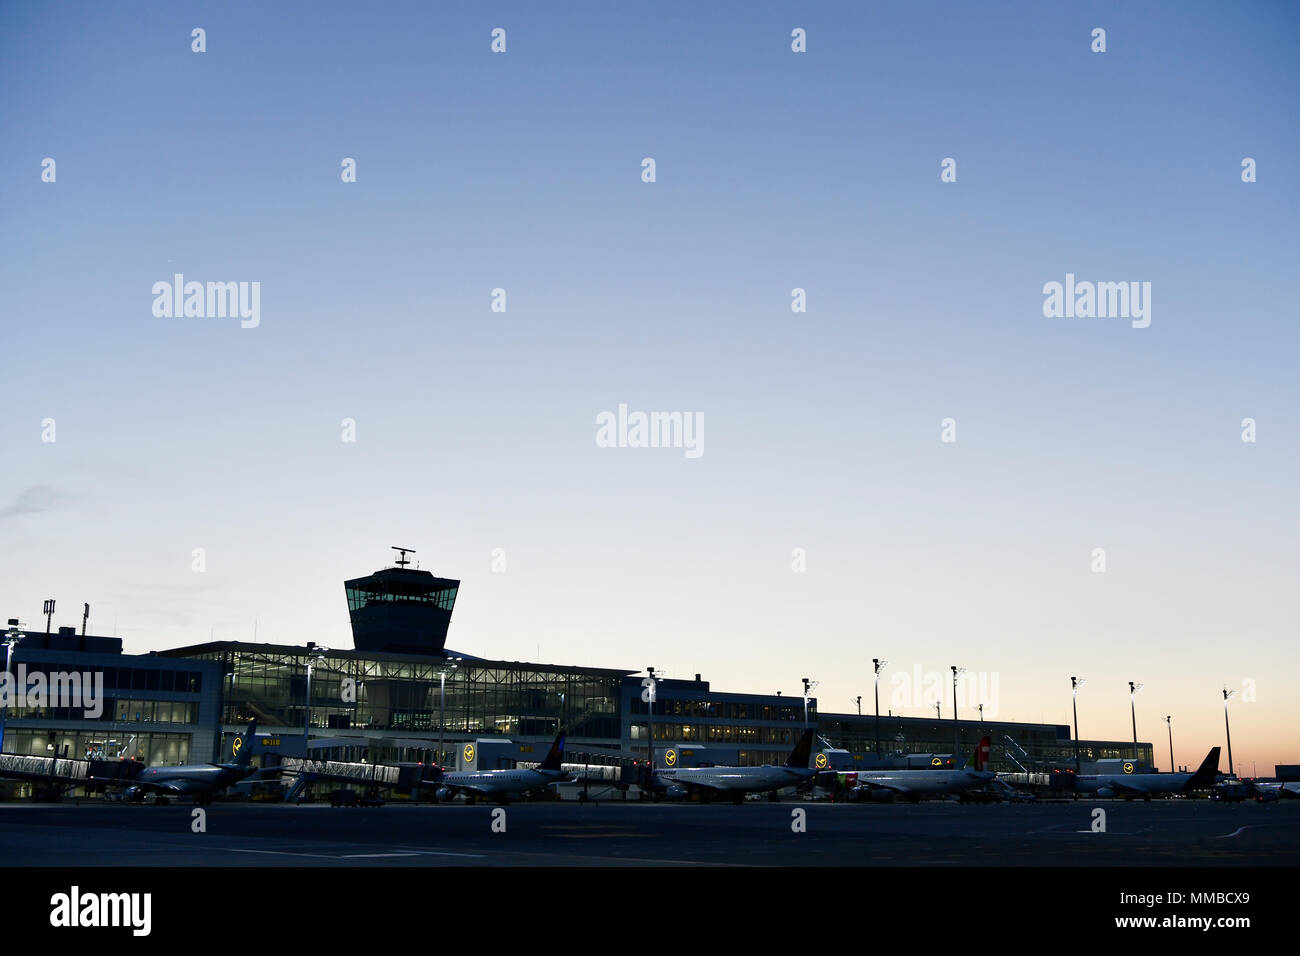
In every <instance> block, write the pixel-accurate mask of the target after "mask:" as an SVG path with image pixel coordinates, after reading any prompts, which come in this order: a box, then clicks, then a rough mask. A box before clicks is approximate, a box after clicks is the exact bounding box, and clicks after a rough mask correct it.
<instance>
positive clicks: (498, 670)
mask: <svg viewBox="0 0 1300 956" xmlns="http://www.w3.org/2000/svg"><path fill="white" fill-rule="evenodd" d="M408 565H409V562H408V561H407V559H406V557H405V552H403V554H402V556H401V558H400V559H399V561H398V562H397V566H396V567H390V568H385V569H382V570H380V571H376V572H375V573H374V574H371V575H368V576H366V577H361V578H354V579H350V580H348V581H346V582H345V584H344V591H345V597H346V600H347V604H348V611H349V616H350V619H351V624H352V633H353V643H354V647H353V648H352V649H350V650H344V649H325V648H323V647H320V646H317V645H316V644H314V643H310V642H309V643H307V644H306V645H304V646H286V645H278V644H255V643H244V642H238V641H217V642H209V643H205V644H198V645H194V646H190V647H181V648H174V649H170V650H165V651H158V652H154V653H150V654H144V655H128V654H124V653H123V652H122V642H121V641H120V640H119V639H117V638H104V637H87V636H85V635H84V634H83V635H77V634H76V633H75V631H74V630H73V629H72V628H60V629H59V631H58V633H57V634H54V635H50V634H42V633H39V632H33V631H25V630H21V629H19V628H18V627H17V626H16V622H12V621H11V625H10V631H9V641H8V644H0V653H5V651H6V648H7V647H10V646H12V647H13V648H14V650H13V653H12V661H11V660H10V656H9V655H8V654H6V655H5V658H4V662H3V663H4V668H5V670H6V671H9V670H10V665H11V663H12V665H13V669H15V670H16V669H17V668H18V667H19V665H25V673H26V674H27V675H29V679H30V675H32V674H35V673H37V672H42V671H49V672H56V671H64V672H66V671H77V672H86V673H90V672H102V673H103V686H104V704H103V707H102V713H100V714H98V715H97V716H95V717H93V718H92V717H90V716H88V715H87V714H85V713H82V712H80V711H76V712H74V711H73V710H71V709H68V708H62V709H60V708H58V707H50V706H30V704H31V703H32V702H31V701H30V700H29V701H26V702H19V703H17V704H15V706H13V707H10V708H8V710H7V712H6V713H5V714H4V715H3V727H4V730H3V744H2V747H0V749H2V750H3V751H4V752H5V753H11V754H23V755H37V756H71V757H91V756H98V757H104V756H109V757H112V756H131V757H136V758H138V759H140V760H143V761H145V762H146V763H149V764H151V765H160V764H182V763H195V762H198V763H201V762H207V761H214V760H217V759H219V756H220V754H221V753H223V752H229V751H228V750H227V749H225V748H226V747H227V746H228V742H229V740H230V738H232V737H233V736H235V735H237V734H238V733H240V732H241V731H242V730H244V728H245V727H246V726H247V724H248V722H249V721H251V720H256V721H257V726H258V734H259V749H258V751H254V752H255V753H258V752H259V751H261V750H264V749H271V750H274V752H276V753H278V754H281V755H284V756H310V757H328V758H331V759H344V760H349V759H350V760H367V761H369V762H372V763H378V762H384V763H394V762H402V761H414V760H425V761H429V760H436V761H438V762H439V763H442V764H444V765H448V766H451V765H455V766H456V767H458V768H460V769H497V768H499V767H507V766H513V764H514V762H515V761H528V760H537V759H539V755H540V754H541V753H544V752H545V750H546V747H547V746H549V744H550V741H551V739H552V738H553V737H554V735H555V734H556V733H558V732H559V730H560V729H562V728H563V729H564V730H565V731H566V733H567V735H568V743H567V753H568V754H570V755H580V759H581V760H586V761H588V762H593V763H601V762H606V763H616V762H631V761H640V762H644V761H645V760H646V759H647V758H648V756H649V752H650V746H649V738H650V727H651V725H653V734H654V754H655V762H656V764H657V765H664V764H665V763H671V764H673V765H677V766H700V765H707V764H716V765H742V766H747V765H761V764H765V763H769V764H771V763H781V762H782V761H784V760H785V758H786V756H787V755H788V753H789V752H790V750H791V748H792V747H793V746H794V744H795V741H796V740H797V739H798V737H799V735H800V733H801V731H802V730H803V728H804V727H805V726H807V725H810V724H811V725H813V726H815V727H816V728H817V730H818V733H819V735H820V737H821V738H822V740H823V744H822V746H823V747H825V748H830V749H834V750H835V751H837V754H836V764H837V765H838V764H843V765H844V766H845V768H858V769H861V768H865V767H870V766H878V765H892V766H902V765H906V764H907V763H909V761H908V760H907V759H906V758H907V755H917V754H924V755H941V757H942V758H947V756H948V755H950V754H952V753H953V752H954V743H955V744H956V751H955V752H956V753H957V754H958V755H959V757H960V758H961V759H964V758H965V756H967V755H969V754H970V752H971V750H972V749H973V748H974V746H975V744H976V743H977V742H978V741H979V739H980V737H981V736H983V735H985V734H988V735H989V736H990V737H991V738H992V740H993V751H992V752H993V760H994V767H993V769H996V770H1006V771H1024V770H1031V771H1036V770H1042V769H1044V768H1046V767H1048V766H1052V765H1060V766H1066V765H1068V766H1073V765H1074V760H1075V747H1074V741H1073V740H1072V739H1071V736H1070V732H1069V727H1068V726H1067V725H1057V724H1023V723H1009V722H984V721H977V720H958V721H954V720H946V721H945V720H938V719H930V718H919V717H896V716H892V715H890V716H883V715H882V716H881V717H880V719H879V730H878V731H877V723H876V720H875V717H874V715H863V716H859V715H851V714H820V713H819V712H818V709H817V701H816V698H814V697H810V698H808V699H807V700H806V701H805V699H804V698H803V697H800V696H796V697H786V696H782V695H780V694H747V693H735V692H721V691H717V690H714V689H713V687H712V686H711V684H710V682H709V681H706V680H703V679H702V677H701V675H698V674H697V675H695V677H694V679H693V680H680V679H660V680H658V681H657V682H656V685H655V690H656V699H655V702H654V705H653V715H652V714H651V713H650V710H651V708H650V705H649V704H647V702H646V701H645V700H643V693H644V691H645V687H644V686H643V682H644V680H645V678H644V677H643V676H641V673H640V672H639V671H634V670H625V669H610V668H597V667H584V666H579V665H558V664H540V663H527V662H520V661H499V660H492V659H488V658H484V657H477V656H472V655H469V654H465V653H460V652H457V651H453V650H448V649H447V648H446V646H445V643H446V638H447V634H448V630H449V627H450V623H451V616H452V612H453V610H454V607H455V602H456V597H457V594H458V591H459V587H460V582H459V581H456V580H452V579H448V578H439V577H435V576H434V575H433V574H431V573H429V572H427V571H419V570H413V569H411V568H409V567H408ZM83 630H84V625H83ZM878 736H879V738H880V739H879V744H877V737H878ZM268 745H269V746H268ZM1134 749H1135V748H1134V745H1133V743H1132V742H1129V741H1098V740H1086V741H1080V742H1079V758H1080V759H1081V760H1082V761H1085V762H1086V761H1091V760H1099V759H1106V758H1111V757H1121V758H1124V759H1134V757H1135V753H1134ZM841 751H842V752H841ZM570 759H574V758H573V757H572V756H571V757H570ZM1151 759H1152V745H1151V744H1149V743H1139V744H1138V745H1137V748H1136V761H1135V762H1137V763H1139V764H1145V765H1150V764H1151ZM942 762H944V763H945V764H946V763H947V761H946V759H944V760H942Z"/></svg>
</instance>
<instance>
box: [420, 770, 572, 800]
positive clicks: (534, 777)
mask: <svg viewBox="0 0 1300 956" xmlns="http://www.w3.org/2000/svg"><path fill="white" fill-rule="evenodd" d="M568 779H569V774H567V773H565V772H564V771H562V770H541V769H538V768H534V769H530V770H461V771H457V772H453V773H444V774H443V775H442V776H441V777H439V778H438V780H437V785H438V786H440V787H448V788H450V789H453V790H455V789H459V790H465V791H467V792H469V793H477V794H482V795H484V796H509V795H510V794H515V793H525V792H527V791H529V790H536V789H539V788H540V787H545V786H547V785H548V784H552V783H561V782H563V781H565V780H568Z"/></svg>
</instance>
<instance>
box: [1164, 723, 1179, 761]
mask: <svg viewBox="0 0 1300 956" xmlns="http://www.w3.org/2000/svg"><path fill="white" fill-rule="evenodd" d="M1165 726H1166V727H1168V728H1169V772H1170V773H1173V772H1174V771H1175V770H1177V769H1178V765H1177V764H1175V763H1174V718H1173V717H1172V716H1168V717H1165Z"/></svg>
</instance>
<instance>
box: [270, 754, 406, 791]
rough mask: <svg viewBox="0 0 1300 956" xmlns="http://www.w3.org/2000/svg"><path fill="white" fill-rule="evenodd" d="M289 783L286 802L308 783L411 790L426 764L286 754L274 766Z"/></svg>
mask: <svg viewBox="0 0 1300 956" xmlns="http://www.w3.org/2000/svg"><path fill="white" fill-rule="evenodd" d="M274 769H277V770H279V771H280V774H281V777H282V778H284V779H285V780H286V781H291V782H290V783H289V790H288V792H287V793H286V794H285V800H286V801H292V800H296V799H297V798H298V796H299V795H300V794H301V793H302V791H303V789H304V788H306V786H307V785H308V784H309V783H315V782H317V781H319V780H328V781H332V782H336V783H360V784H365V785H366V786H368V787H370V788H372V789H373V788H379V787H385V788H388V787H395V788H398V789H412V788H414V787H418V786H419V785H420V783H421V781H422V780H423V779H424V775H425V772H426V768H425V766H424V765H423V764H382V763H348V762H345V761H342V760H304V759H302V758H301V757H285V758H284V759H283V760H281V761H280V763H279V765H278V766H277V767H276V768H274Z"/></svg>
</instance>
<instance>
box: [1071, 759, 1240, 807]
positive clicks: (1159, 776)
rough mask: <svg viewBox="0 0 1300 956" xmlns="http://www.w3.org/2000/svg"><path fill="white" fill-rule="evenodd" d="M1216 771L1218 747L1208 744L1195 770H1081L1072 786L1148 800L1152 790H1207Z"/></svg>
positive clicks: (1161, 792) (1084, 791)
mask: <svg viewBox="0 0 1300 956" xmlns="http://www.w3.org/2000/svg"><path fill="white" fill-rule="evenodd" d="M1128 766H1132V765H1131V764H1129V765H1128ZM1218 771H1219V748H1218V747H1211V748H1210V752H1209V753H1208V754H1206V755H1205V759H1204V760H1202V761H1201V765H1200V767H1198V768H1197V769H1196V773H1088V774H1080V775H1079V776H1078V777H1077V778H1076V780H1075V790H1076V791H1078V792H1079V793H1095V794H1096V795H1097V796H1099V797H1125V798H1127V799H1129V800H1132V799H1133V798H1134V797H1141V798H1142V799H1143V800H1150V799H1151V797H1152V796H1153V795H1154V794H1169V793H1186V792H1188V791H1189V790H1208V789H1209V788H1210V787H1212V786H1214V780H1215V775H1216V774H1217V773H1218Z"/></svg>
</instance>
